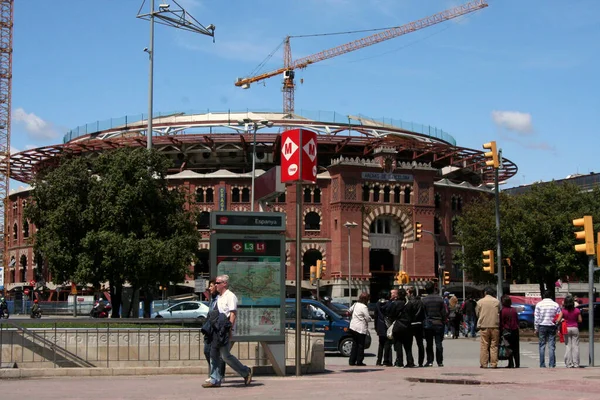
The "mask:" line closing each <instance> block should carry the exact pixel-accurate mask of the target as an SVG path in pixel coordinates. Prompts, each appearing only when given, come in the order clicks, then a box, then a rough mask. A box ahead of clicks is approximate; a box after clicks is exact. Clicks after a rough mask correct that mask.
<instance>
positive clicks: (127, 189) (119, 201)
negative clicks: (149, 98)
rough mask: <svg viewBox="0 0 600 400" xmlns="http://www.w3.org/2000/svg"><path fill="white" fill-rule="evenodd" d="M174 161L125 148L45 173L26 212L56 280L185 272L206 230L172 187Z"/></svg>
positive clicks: (165, 277)
mask: <svg viewBox="0 0 600 400" xmlns="http://www.w3.org/2000/svg"><path fill="white" fill-rule="evenodd" d="M170 163H171V162H170V160H168V159H167V158H165V157H164V156H162V155H159V154H158V153H156V152H154V151H152V152H148V151H147V150H145V149H130V148H126V149H118V150H113V151H110V152H105V153H103V154H100V155H97V156H96V155H94V156H91V157H72V158H63V159H61V160H60V164H59V165H58V166H57V167H55V168H49V169H47V170H44V171H42V172H41V173H39V174H38V176H37V178H36V180H35V182H34V183H33V187H34V190H33V195H32V201H31V202H30V203H29V204H28V206H27V208H26V210H25V216H26V218H29V219H30V220H31V221H32V222H33V223H34V224H35V225H36V227H37V229H38V230H37V232H36V234H35V245H34V246H35V251H36V252H39V253H40V254H42V256H43V257H44V259H45V260H46V261H47V262H48V266H49V270H50V272H51V273H52V277H53V280H54V281H55V282H65V281H73V282H78V283H92V284H94V285H98V284H100V283H102V282H106V281H108V282H110V284H111V286H112V287H117V288H121V287H122V285H123V284H124V283H125V282H128V283H130V284H131V285H132V287H133V288H134V289H139V288H151V287H153V286H155V285H156V284H157V283H168V282H180V281H182V280H183V279H184V277H185V274H186V272H187V271H188V267H189V265H190V263H191V261H192V258H193V255H194V253H195V251H196V250H197V247H198V240H199V235H198V231H197V230H196V226H195V223H194V217H193V216H192V215H191V213H190V212H189V211H186V210H185V208H184V204H185V198H184V195H183V194H182V193H180V192H178V191H176V190H169V189H168V187H167V181H166V179H165V177H166V173H167V168H168V167H169V166H170ZM114 303H115V301H114V300H113V305H115V307H114V308H113V310H114V309H117V308H118V307H116V306H117V305H116V304H114ZM117 312H118V311H117Z"/></svg>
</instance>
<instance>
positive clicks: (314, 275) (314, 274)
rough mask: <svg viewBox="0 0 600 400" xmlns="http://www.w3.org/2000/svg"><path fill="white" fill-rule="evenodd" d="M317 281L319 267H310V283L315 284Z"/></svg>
mask: <svg viewBox="0 0 600 400" xmlns="http://www.w3.org/2000/svg"><path fill="white" fill-rule="evenodd" d="M316 280H317V267H316V266H315V265H311V266H310V283H311V284H313V283H314V282H315V281H316Z"/></svg>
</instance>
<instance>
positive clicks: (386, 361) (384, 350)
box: [373, 291, 392, 367]
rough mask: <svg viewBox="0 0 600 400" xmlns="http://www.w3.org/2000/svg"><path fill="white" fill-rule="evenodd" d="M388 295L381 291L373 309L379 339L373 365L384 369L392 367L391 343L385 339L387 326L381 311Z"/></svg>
mask: <svg viewBox="0 0 600 400" xmlns="http://www.w3.org/2000/svg"><path fill="white" fill-rule="evenodd" d="M388 297H389V296H388V294H387V292H385V291H382V292H381V293H380V294H379V301H378V302H377V306H376V307H375V316H374V318H373V319H374V320H375V331H376V332H377V336H378V337H379V348H378V349H377V362H376V363H375V365H385V366H386V367H391V366H392V341H391V340H390V339H388V338H387V328H388V326H387V324H386V322H385V314H384V313H383V309H384V307H385V305H386V304H387V303H388V302H389V300H388ZM382 357H383V358H382Z"/></svg>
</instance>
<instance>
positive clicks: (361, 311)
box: [348, 292, 371, 367]
mask: <svg viewBox="0 0 600 400" xmlns="http://www.w3.org/2000/svg"><path fill="white" fill-rule="evenodd" d="M368 303H369V293H366V292H363V293H361V294H360V296H358V301H357V302H356V303H354V304H353V305H352V307H350V309H349V310H348V311H349V312H350V313H352V318H351V319H350V333H351V334H352V338H353V339H354V344H353V345H352V351H351V352H350V360H349V365H357V366H361V367H362V366H365V365H366V364H365V363H364V362H363V360H364V358H365V340H366V339H367V333H368V331H369V322H370V321H371V316H370V315H369V309H368V308H367V304H368Z"/></svg>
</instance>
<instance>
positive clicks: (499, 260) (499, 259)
mask: <svg viewBox="0 0 600 400" xmlns="http://www.w3.org/2000/svg"><path fill="white" fill-rule="evenodd" d="M498 169H499V168H494V192H495V193H494V197H495V198H496V242H497V243H498V249H497V253H496V265H497V266H498V286H497V290H496V293H497V298H498V299H500V298H502V286H503V285H502V243H501V242H500V193H499V189H498Z"/></svg>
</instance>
